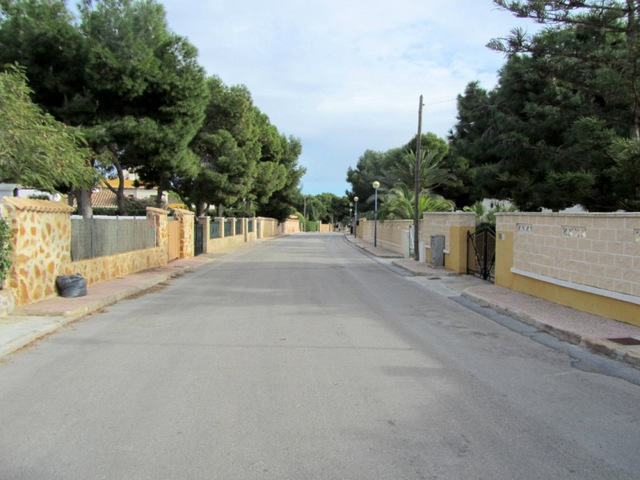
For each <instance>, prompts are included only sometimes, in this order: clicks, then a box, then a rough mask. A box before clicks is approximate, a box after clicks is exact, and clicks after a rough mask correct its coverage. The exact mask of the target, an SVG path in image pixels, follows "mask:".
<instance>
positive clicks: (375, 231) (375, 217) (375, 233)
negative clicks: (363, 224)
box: [372, 180, 380, 248]
mask: <svg viewBox="0 0 640 480" xmlns="http://www.w3.org/2000/svg"><path fill="white" fill-rule="evenodd" d="M372 185H373V189H374V190H375V201H374V209H373V211H374V214H373V247H374V248H376V247H377V246H378V188H380V182H379V181H377V180H376V181H375V182H373V184H372Z"/></svg>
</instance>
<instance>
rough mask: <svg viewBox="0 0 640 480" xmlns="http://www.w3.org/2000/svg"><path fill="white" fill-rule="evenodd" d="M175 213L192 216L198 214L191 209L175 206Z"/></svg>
mask: <svg viewBox="0 0 640 480" xmlns="http://www.w3.org/2000/svg"><path fill="white" fill-rule="evenodd" d="M173 212H174V214H178V216H180V215H182V216H191V217H195V216H196V214H195V213H194V212H192V211H191V210H184V209H182V208H174V209H173Z"/></svg>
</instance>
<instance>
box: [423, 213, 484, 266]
mask: <svg viewBox="0 0 640 480" xmlns="http://www.w3.org/2000/svg"><path fill="white" fill-rule="evenodd" d="M475 229H476V216H475V214H474V213H467V212H428V213H425V214H424V215H423V217H422V224H421V227H420V242H424V244H425V248H426V250H427V251H426V255H425V260H426V261H427V262H429V261H430V260H431V250H430V249H431V236H432V235H443V236H444V267H445V268H446V269H448V270H453V271H454V272H458V273H467V232H474V231H475Z"/></svg>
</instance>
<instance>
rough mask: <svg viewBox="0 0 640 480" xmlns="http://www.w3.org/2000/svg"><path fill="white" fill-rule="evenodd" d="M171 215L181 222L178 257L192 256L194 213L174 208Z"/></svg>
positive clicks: (193, 246) (193, 248)
mask: <svg viewBox="0 0 640 480" xmlns="http://www.w3.org/2000/svg"><path fill="white" fill-rule="evenodd" d="M173 216H174V218H175V219H176V220H178V221H179V222H180V224H181V227H180V258H190V257H193V254H194V252H195V238H194V230H195V220H196V217H195V214H194V213H193V212H190V211H189V210H182V209H179V208H176V209H175V210H174V213H173Z"/></svg>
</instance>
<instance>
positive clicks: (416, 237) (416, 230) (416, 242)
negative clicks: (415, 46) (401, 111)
mask: <svg viewBox="0 0 640 480" xmlns="http://www.w3.org/2000/svg"><path fill="white" fill-rule="evenodd" d="M421 149H422V95H420V106H419V107H418V136H417V138H416V166H415V176H414V184H413V258H414V260H416V261H419V260H420V252H419V251H418V249H419V248H420V227H419V225H420V219H419V218H418V204H419V201H420V199H419V195H420V155H421V152H420V150H421Z"/></svg>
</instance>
